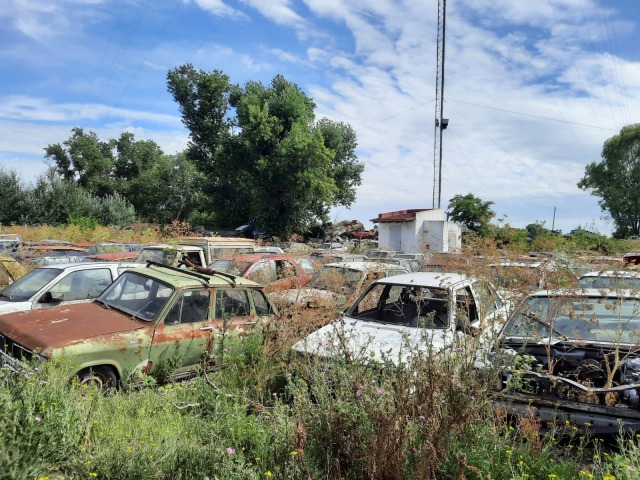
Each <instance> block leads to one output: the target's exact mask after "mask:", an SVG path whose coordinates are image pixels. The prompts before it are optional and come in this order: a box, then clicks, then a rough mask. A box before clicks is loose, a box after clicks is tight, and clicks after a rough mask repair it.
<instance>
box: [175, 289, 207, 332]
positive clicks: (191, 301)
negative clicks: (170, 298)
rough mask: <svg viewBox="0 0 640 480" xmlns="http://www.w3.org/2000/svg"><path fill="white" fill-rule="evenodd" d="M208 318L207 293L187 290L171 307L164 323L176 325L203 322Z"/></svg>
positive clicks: (202, 290)
mask: <svg viewBox="0 0 640 480" xmlns="http://www.w3.org/2000/svg"><path fill="white" fill-rule="evenodd" d="M208 317H209V291H208V290H206V289H201V290H188V291H185V292H183V293H182V295H180V297H179V298H178V300H177V301H176V303H175V304H174V305H173V307H171V310H169V313H168V314H167V316H166V318H165V320H164V323H165V325H176V324H179V323H196V322H205V321H206V320H207V319H208Z"/></svg>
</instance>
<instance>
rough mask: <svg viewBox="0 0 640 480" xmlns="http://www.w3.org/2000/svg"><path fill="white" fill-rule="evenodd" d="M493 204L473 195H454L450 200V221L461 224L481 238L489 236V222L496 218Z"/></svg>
mask: <svg viewBox="0 0 640 480" xmlns="http://www.w3.org/2000/svg"><path fill="white" fill-rule="evenodd" d="M491 205H493V202H484V201H482V199H480V198H478V197H476V196H475V195H473V194H472V193H468V194H466V195H454V196H453V198H451V200H449V208H448V212H449V219H450V220H452V221H454V222H457V223H461V224H463V225H464V226H466V227H467V229H468V230H469V231H471V232H475V233H476V234H478V235H480V236H486V235H488V234H489V222H490V221H491V219H492V218H493V217H495V215H496V214H495V212H494V211H493V210H491Z"/></svg>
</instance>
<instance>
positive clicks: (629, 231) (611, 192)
mask: <svg viewBox="0 0 640 480" xmlns="http://www.w3.org/2000/svg"><path fill="white" fill-rule="evenodd" d="M578 187H580V188H581V189H583V190H590V191H591V193H592V194H593V195H595V196H596V197H599V198H600V200H599V202H598V203H599V205H600V208H602V210H603V211H607V212H609V215H611V218H612V220H613V221H614V223H615V225H616V230H615V232H614V236H615V237H618V238H625V237H629V236H632V235H640V124H634V125H627V126H626V127H623V128H622V129H621V130H620V133H619V134H618V135H615V136H613V137H611V138H610V139H608V140H607V141H606V142H605V143H604V147H603V149H602V160H601V161H600V162H598V163H596V162H593V163H590V164H588V165H587V166H586V167H585V174H584V177H583V178H582V179H581V180H580V181H579V182H578Z"/></svg>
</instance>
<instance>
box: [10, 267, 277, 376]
mask: <svg viewBox="0 0 640 480" xmlns="http://www.w3.org/2000/svg"><path fill="white" fill-rule="evenodd" d="M272 313H273V310H272V308H271V306H270V304H269V302H268V301H267V298H266V297H265V295H264V294H263V292H262V287H261V286H260V285H258V284H256V283H254V282H251V281H250V280H245V279H243V278H239V277H235V276H233V275H226V274H216V275H203V274H200V273H196V272H192V271H188V270H181V269H177V268H173V267H168V266H163V265H159V264H149V265H148V266H147V267H141V268H136V269H132V270H128V271H126V272H124V273H122V275H120V277H118V278H117V279H116V281H115V282H113V283H112V284H111V285H110V286H109V287H108V288H107V289H106V290H105V291H104V292H103V293H102V294H101V295H100V296H99V297H98V298H97V299H96V300H95V301H93V302H91V303H82V304H76V305H68V306H65V307H58V308H51V309H46V310H35V311H31V312H26V313H12V314H7V315H2V316H0V361H2V363H3V364H5V366H9V367H11V368H13V369H15V370H21V369H26V368H29V366H28V365H27V364H26V361H32V362H43V361H47V360H50V359H63V360H64V361H66V362H68V363H69V365H70V368H71V371H70V373H71V375H70V376H71V377H72V378H75V377H77V379H78V381H79V382H80V383H83V384H95V385H96V386H98V387H99V388H105V387H115V386H117V385H118V384H119V383H120V382H121V381H122V380H124V378H125V375H132V377H131V378H132V379H133V380H134V381H136V380H137V379H138V378H139V372H142V373H148V374H153V373H155V372H157V371H159V370H158V369H162V368H165V369H166V368H167V367H169V366H170V367H171V376H170V379H179V378H183V377H186V376H190V375H192V374H193V373H194V372H195V370H196V368H197V367H198V366H200V367H202V368H206V367H207V366H208V365H210V362H213V361H214V360H215V357H216V351H217V350H216V346H215V345H214V340H220V339H223V338H228V337H229V336H230V335H238V334H240V333H242V332H243V331H245V330H246V329H247V328H249V327H251V326H253V325H255V324H257V323H263V322H266V321H267V320H268V319H269V318H270V317H271V315H272Z"/></svg>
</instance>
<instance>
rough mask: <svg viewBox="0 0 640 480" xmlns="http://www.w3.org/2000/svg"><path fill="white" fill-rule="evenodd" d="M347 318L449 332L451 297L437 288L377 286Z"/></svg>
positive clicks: (355, 306) (375, 285)
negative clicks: (443, 329)
mask: <svg viewBox="0 0 640 480" xmlns="http://www.w3.org/2000/svg"><path fill="white" fill-rule="evenodd" d="M347 315H348V316H350V317H353V318H357V319H359V320H367V321H375V322H381V323H390V324H395V325H404V326H409V327H426V328H446V327H448V326H449V295H448V292H447V290H446V289H443V288H437V287H425V286H417V285H389V284H385V283H374V284H373V285H371V286H370V287H369V288H368V289H367V291H366V292H365V293H364V294H363V295H362V297H360V299H359V300H358V301H357V302H356V303H355V304H354V305H353V306H352V307H351V308H350V309H349V310H348V311H347Z"/></svg>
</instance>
